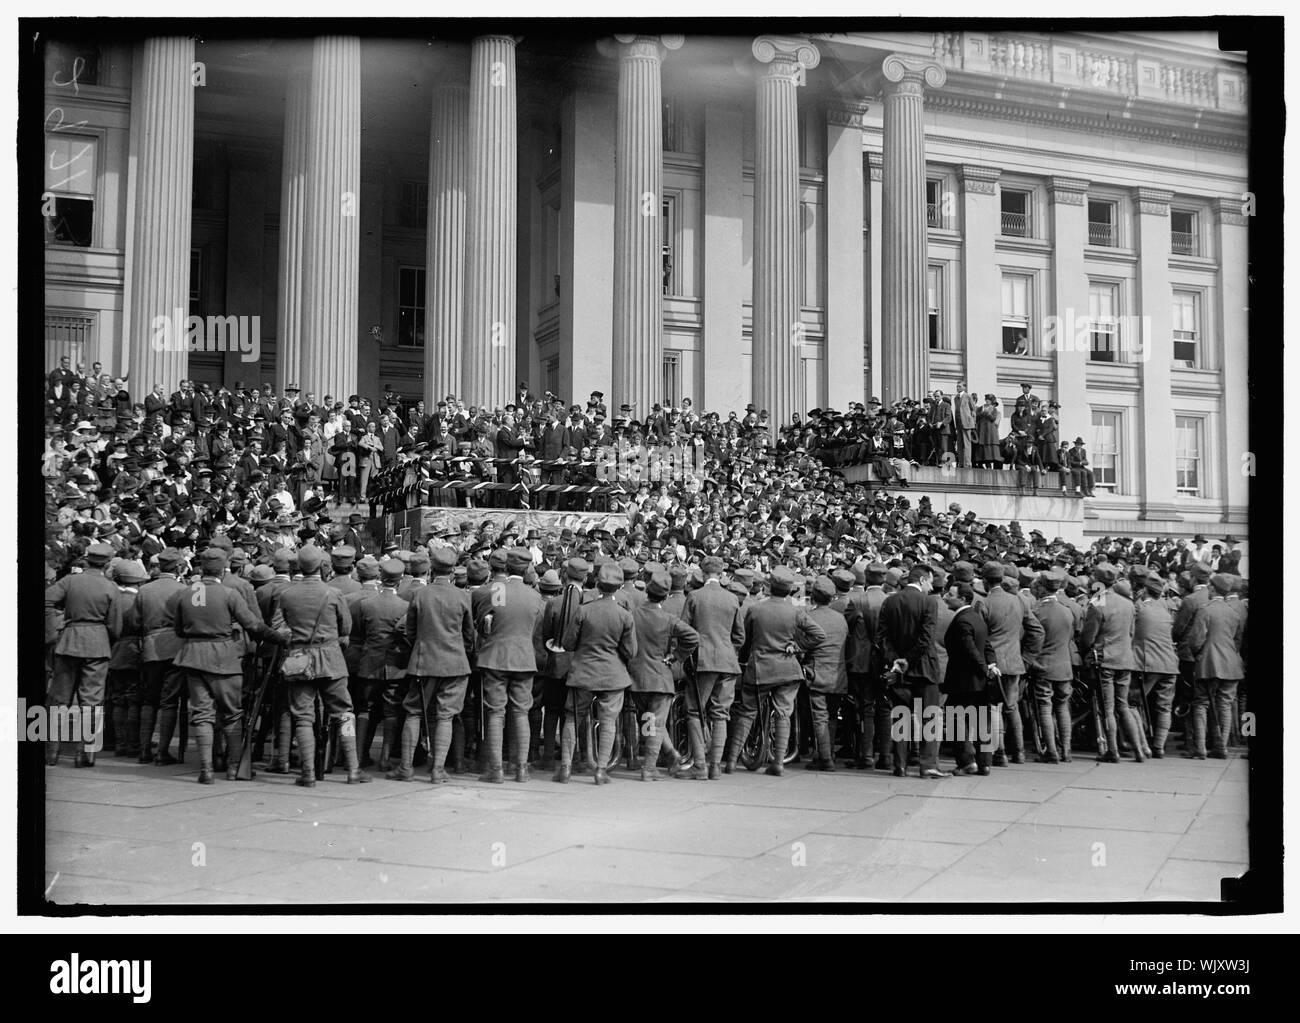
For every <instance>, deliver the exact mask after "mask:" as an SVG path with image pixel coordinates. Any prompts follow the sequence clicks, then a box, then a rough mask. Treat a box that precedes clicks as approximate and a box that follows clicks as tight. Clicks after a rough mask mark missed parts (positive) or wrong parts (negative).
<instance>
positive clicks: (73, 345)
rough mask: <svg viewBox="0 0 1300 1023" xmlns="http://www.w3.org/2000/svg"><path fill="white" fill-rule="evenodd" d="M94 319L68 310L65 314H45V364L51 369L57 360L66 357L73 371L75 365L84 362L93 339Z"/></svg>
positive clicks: (48, 311) (49, 312)
mask: <svg viewBox="0 0 1300 1023" xmlns="http://www.w3.org/2000/svg"><path fill="white" fill-rule="evenodd" d="M94 334H95V318H94V316H87V315H85V314H84V313H79V312H75V311H72V310H69V311H67V312H54V311H50V310H47V311H46V313H45V363H46V365H47V367H48V368H50V369H53V368H54V367H55V366H57V365H58V364H59V359H61V358H62V357H63V356H65V355H66V356H67V357H68V362H69V364H71V366H72V368H73V369H76V367H77V363H79V362H85V361H86V352H87V351H88V350H89V349H90V348H91V347H92V346H93V343H94V340H95V337H94Z"/></svg>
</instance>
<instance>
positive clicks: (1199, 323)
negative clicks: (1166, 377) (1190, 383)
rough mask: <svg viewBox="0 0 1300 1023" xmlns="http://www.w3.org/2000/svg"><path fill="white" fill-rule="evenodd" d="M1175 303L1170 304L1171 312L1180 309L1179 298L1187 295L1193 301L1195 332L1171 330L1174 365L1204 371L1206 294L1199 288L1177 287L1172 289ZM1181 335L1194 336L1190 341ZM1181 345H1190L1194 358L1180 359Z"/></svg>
mask: <svg viewBox="0 0 1300 1023" xmlns="http://www.w3.org/2000/svg"><path fill="white" fill-rule="evenodd" d="M1171 291H1172V294H1173V302H1171V304H1170V308H1171V312H1172V311H1173V310H1174V309H1177V308H1178V296H1179V295H1187V296H1189V297H1190V298H1191V300H1192V320H1193V330H1191V331H1190V332H1189V331H1185V330H1184V331H1179V330H1177V329H1176V328H1173V327H1171V328H1170V334H1171V340H1172V343H1173V349H1172V350H1173V353H1174V354H1173V365H1174V366H1175V367H1176V368H1180V369H1202V368H1204V366H1203V362H1204V359H1203V357H1202V353H1203V352H1204V351H1205V329H1204V326H1203V324H1204V323H1205V316H1204V313H1203V312H1202V309H1203V306H1204V299H1203V296H1204V292H1203V291H1202V290H1201V289H1199V288H1183V287H1179V286H1177V285H1175V286H1174V287H1173V288H1172V289H1171ZM1180 333H1184V334H1185V333H1191V334H1193V335H1194V336H1193V337H1192V338H1190V339H1188V338H1180V337H1179V336H1178V335H1179V334H1180ZM1180 344H1190V345H1191V346H1192V351H1193V354H1192V358H1191V359H1180V358H1179V357H1178V346H1179V345H1180Z"/></svg>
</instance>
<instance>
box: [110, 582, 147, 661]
mask: <svg viewBox="0 0 1300 1023" xmlns="http://www.w3.org/2000/svg"><path fill="white" fill-rule="evenodd" d="M138 596H139V594H138V593H137V592H136V591H134V590H122V591H120V592H119V593H118V595H117V603H118V609H117V613H118V615H119V616H120V618H121V621H122V633H121V635H119V636H118V637H117V639H116V640H115V641H114V642H113V652H112V654H110V655H109V658H108V670H109V671H138V670H139V669H140V612H139V611H138V610H137V608H136V599H137V597H138Z"/></svg>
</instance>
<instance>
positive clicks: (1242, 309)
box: [1202, 195, 1257, 523]
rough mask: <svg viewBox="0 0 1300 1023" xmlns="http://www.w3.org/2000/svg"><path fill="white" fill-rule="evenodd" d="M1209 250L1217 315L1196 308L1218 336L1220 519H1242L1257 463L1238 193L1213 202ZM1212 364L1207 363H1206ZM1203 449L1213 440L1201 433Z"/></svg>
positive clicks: (1243, 225) (1243, 220)
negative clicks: (1215, 262)
mask: <svg viewBox="0 0 1300 1023" xmlns="http://www.w3.org/2000/svg"><path fill="white" fill-rule="evenodd" d="M1213 210H1214V230H1215V252H1216V253H1218V256H1219V269H1218V273H1217V275H1216V278H1217V280H1216V283H1217V284H1218V285H1219V295H1220V299H1219V302H1218V303H1217V305H1218V309H1217V315H1215V314H1213V313H1211V312H1210V311H1209V310H1208V309H1206V310H1202V317H1203V319H1204V321H1205V322H1206V323H1215V324H1216V326H1217V328H1218V329H1217V330H1216V331H1215V332H1214V333H1215V334H1216V335H1217V336H1218V338H1219V349H1218V359H1219V362H1218V365H1219V366H1221V367H1222V371H1223V401H1222V403H1221V404H1220V406H1219V407H1220V410H1221V412H1222V419H1223V434H1222V437H1223V446H1222V450H1223V460H1222V463H1221V465H1222V471H1223V482H1224V486H1223V488H1222V489H1221V491H1220V496H1221V497H1222V498H1223V500H1224V504H1225V506H1226V507H1225V509H1224V518H1225V519H1228V520H1231V521H1234V522H1237V523H1244V522H1246V520H1247V518H1248V517H1249V514H1250V481H1251V478H1252V477H1253V476H1254V475H1255V470H1256V468H1257V466H1256V465H1255V462H1254V456H1253V455H1252V454H1251V453H1250V391H1249V386H1250V350H1249V348H1248V346H1247V344H1246V340H1247V338H1248V337H1249V328H1250V314H1249V306H1250V279H1249V276H1248V270H1249V266H1250V260H1249V248H1248V242H1249V240H1250V237H1249V235H1250V228H1249V226H1248V225H1249V224H1250V218H1249V217H1247V216H1246V213H1245V211H1244V209H1243V205H1242V200H1241V197H1240V196H1239V195H1238V196H1233V197H1232V198H1230V199H1215V200H1214V206H1213ZM1210 364H1211V365H1213V364H1214V363H1213V361H1211V363H1210ZM1206 434H1207V436H1206V440H1205V444H1206V448H1207V449H1208V450H1210V451H1213V450H1214V447H1215V445H1214V442H1213V440H1212V439H1211V437H1210V435H1209V431H1208V430H1207V431H1206Z"/></svg>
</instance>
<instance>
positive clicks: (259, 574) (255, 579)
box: [248, 565, 275, 587]
mask: <svg viewBox="0 0 1300 1023" xmlns="http://www.w3.org/2000/svg"><path fill="white" fill-rule="evenodd" d="M274 578H275V569H273V568H272V567H271V566H270V565H254V566H253V570H252V571H251V572H249V573H248V581H249V582H250V583H252V584H253V586H255V587H257V586H261V585H262V584H263V583H269V582H270V581H271V580H272V579H274Z"/></svg>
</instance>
